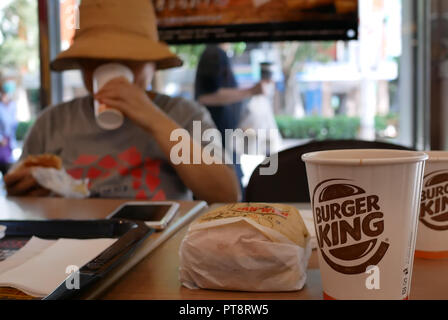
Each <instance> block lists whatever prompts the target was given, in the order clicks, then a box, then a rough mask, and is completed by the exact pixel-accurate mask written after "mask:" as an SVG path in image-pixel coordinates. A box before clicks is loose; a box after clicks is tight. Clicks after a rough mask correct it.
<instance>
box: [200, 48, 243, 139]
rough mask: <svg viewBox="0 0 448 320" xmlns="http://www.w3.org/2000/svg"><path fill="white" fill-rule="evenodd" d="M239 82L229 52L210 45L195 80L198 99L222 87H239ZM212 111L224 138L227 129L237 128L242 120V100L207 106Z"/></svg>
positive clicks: (201, 60) (202, 57) (201, 59)
mask: <svg viewBox="0 0 448 320" xmlns="http://www.w3.org/2000/svg"><path fill="white" fill-rule="evenodd" d="M237 87H238V84H237V82H236V79H235V75H234V74H233V71H232V67H231V64H230V60H229V58H228V57H227V54H226V53H225V52H224V50H222V49H221V48H219V47H218V46H216V45H209V46H207V48H206V49H205V51H204V53H203V54H202V56H201V58H200V61H199V65H198V69H197V72H196V81H195V98H196V100H197V99H198V98H199V97H200V96H202V95H206V94H213V93H216V92H217V91H218V90H219V89H221V88H237ZM206 107H207V108H208V110H209V111H210V114H211V116H212V118H213V121H214V122H215V124H216V127H217V128H218V130H219V131H220V132H221V134H222V136H223V138H224V133H225V129H236V128H238V124H239V122H240V117H241V109H242V102H238V103H234V104H230V105H222V106H213V107H211V106H206Z"/></svg>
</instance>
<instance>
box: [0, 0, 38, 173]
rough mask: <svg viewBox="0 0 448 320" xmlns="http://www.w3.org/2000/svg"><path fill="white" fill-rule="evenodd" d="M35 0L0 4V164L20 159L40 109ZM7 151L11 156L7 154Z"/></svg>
mask: <svg viewBox="0 0 448 320" xmlns="http://www.w3.org/2000/svg"><path fill="white" fill-rule="evenodd" d="M37 21H38V11H37V1H36V0H14V1H13V0H2V1H1V2H0V75H1V80H0V81H1V82H2V83H1V87H2V91H1V94H0V95H1V102H0V108H1V109H0V121H1V124H2V125H1V126H0V128H1V130H0V136H1V143H0V158H1V159H0V165H1V166H2V171H3V170H4V164H5V163H10V162H14V161H16V160H17V159H18V158H19V157H20V153H21V146H22V144H23V139H24V136H25V134H26V132H27V130H28V128H29V127H30V124H31V122H32V121H33V119H34V118H35V117H36V113H37V112H38V110H39V89H40V75H39V67H40V66H39V40H38V36H39V34H38V28H37V27H36V26H37V25H38V23H37ZM10 149H12V154H11V155H10V151H11V150H10Z"/></svg>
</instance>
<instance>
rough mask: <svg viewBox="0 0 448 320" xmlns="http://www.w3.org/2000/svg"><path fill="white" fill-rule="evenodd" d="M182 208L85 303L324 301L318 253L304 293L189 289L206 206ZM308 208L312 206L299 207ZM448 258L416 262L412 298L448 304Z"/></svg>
mask: <svg viewBox="0 0 448 320" xmlns="http://www.w3.org/2000/svg"><path fill="white" fill-rule="evenodd" d="M123 202H125V200H104V199H89V200H67V199H55V198H54V199H53V198H51V199H50V198H48V199H38V198H9V199H5V198H0V219H1V220H5V219H19V220H23V219H82V220H87V219H101V218H104V217H106V216H107V215H108V214H109V213H110V212H111V211H113V210H114V209H115V208H116V207H117V206H119V205H120V204H122V203H123ZM179 203H180V210H179V213H178V215H177V216H176V218H175V220H174V221H173V222H172V223H171V224H170V226H169V227H168V229H167V230H165V231H164V232H161V233H155V234H153V235H152V236H151V237H149V238H148V240H147V241H146V242H145V243H144V245H143V246H142V247H141V248H139V250H137V251H136V253H135V254H134V256H133V257H132V258H131V259H130V260H129V261H128V262H126V263H125V264H123V265H121V266H120V267H119V268H117V269H116V270H114V272H112V273H111V274H110V275H109V276H108V277H107V278H105V279H104V280H103V281H101V282H100V283H98V284H97V285H96V286H95V287H94V288H93V290H92V291H91V292H89V294H87V295H86V296H85V298H86V299H96V298H101V299H108V300H116V299H158V300H183V299H185V300H227V299H231V300H258V299H261V300H320V299H322V282H321V277H320V272H319V265H318V261H317V254H316V252H313V254H312V256H311V259H310V263H309V266H308V272H307V276H308V279H307V284H306V286H305V288H304V289H303V290H301V291H299V292H290V293H248V292H226V291H214V290H189V289H187V288H184V287H181V285H180V282H179V281H178V266H179V255H178V250H179V246H180V243H181V241H182V239H183V237H184V236H185V234H186V232H187V228H188V224H189V223H190V222H191V221H192V220H193V219H194V218H195V217H197V216H198V215H199V214H200V213H201V212H200V210H201V209H202V212H205V210H204V209H203V208H204V206H205V203H202V202H179ZM295 206H297V207H298V208H299V209H301V208H302V209H309V205H308V204H296V205H295ZM447 271H448V260H442V261H430V260H421V259H416V260H415V262H414V271H413V277H412V287H411V296H410V298H411V299H447V300H448V290H447V288H448V274H447Z"/></svg>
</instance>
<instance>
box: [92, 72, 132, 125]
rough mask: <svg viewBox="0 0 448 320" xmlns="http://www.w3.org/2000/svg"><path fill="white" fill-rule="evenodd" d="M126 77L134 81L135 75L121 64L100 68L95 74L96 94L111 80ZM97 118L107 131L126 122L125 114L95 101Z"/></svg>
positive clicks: (94, 89) (94, 85)
mask: <svg viewBox="0 0 448 320" xmlns="http://www.w3.org/2000/svg"><path fill="white" fill-rule="evenodd" d="M120 77H124V78H126V79H127V80H128V81H129V82H133V81H134V74H133V73H132V71H131V69H129V68H128V67H126V66H124V65H122V64H119V63H108V64H104V65H101V66H100V67H98V68H97V69H96V70H95V72H94V73H93V92H94V93H95V94H96V93H97V92H98V91H99V90H101V88H102V87H103V86H104V85H105V84H106V83H107V82H109V81H110V80H112V79H115V78H120ZM95 118H96V122H97V123H98V125H99V126H100V127H101V128H103V129H105V130H115V129H118V128H120V127H121V126H122V125H123V122H124V116H123V114H122V113H121V112H120V111H118V110H116V109H113V108H109V107H108V106H106V105H104V104H100V103H99V102H98V101H97V100H95Z"/></svg>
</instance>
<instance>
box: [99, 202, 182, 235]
mask: <svg viewBox="0 0 448 320" xmlns="http://www.w3.org/2000/svg"><path fill="white" fill-rule="evenodd" d="M178 209H179V204H178V203H176V202H171V201H157V202H154V201H151V202H149V201H148V202H126V203H124V204H122V205H121V206H119V207H118V208H117V209H116V210H115V211H114V212H112V213H111V214H110V215H109V216H108V217H107V218H108V219H126V220H132V221H144V222H145V224H146V225H147V226H148V227H151V228H154V229H158V230H162V229H165V228H166V226H167V225H168V223H169V222H170V221H171V220H172V219H173V218H174V216H175V215H176V212H177V210H178Z"/></svg>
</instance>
